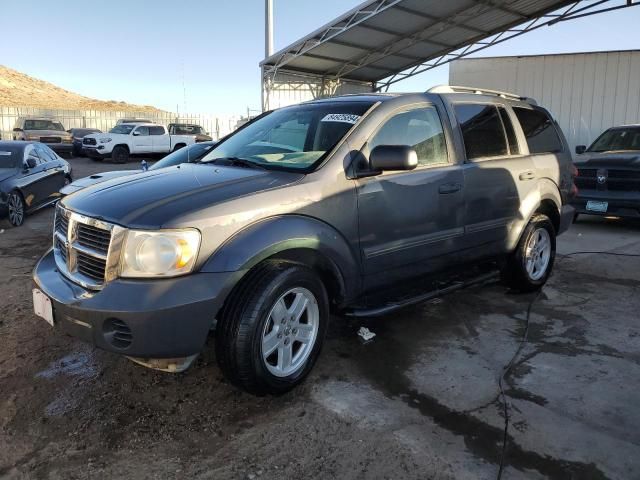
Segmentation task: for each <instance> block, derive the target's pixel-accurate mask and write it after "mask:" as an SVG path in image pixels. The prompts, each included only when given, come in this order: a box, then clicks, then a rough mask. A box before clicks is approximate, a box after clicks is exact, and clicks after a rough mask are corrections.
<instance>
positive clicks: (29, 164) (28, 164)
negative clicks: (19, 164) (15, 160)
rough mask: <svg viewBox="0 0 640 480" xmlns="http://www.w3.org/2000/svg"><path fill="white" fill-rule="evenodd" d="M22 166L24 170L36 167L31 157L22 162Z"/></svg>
mask: <svg viewBox="0 0 640 480" xmlns="http://www.w3.org/2000/svg"><path fill="white" fill-rule="evenodd" d="M24 166H25V168H26V169H27V170H28V169H30V168H35V166H36V160H35V158H31V157H29V158H27V161H26V162H24Z"/></svg>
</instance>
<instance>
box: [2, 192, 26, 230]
mask: <svg viewBox="0 0 640 480" xmlns="http://www.w3.org/2000/svg"><path fill="white" fill-rule="evenodd" d="M7 207H8V209H9V223H11V225H13V226H14V227H19V226H20V225H22V224H23V223H24V217H25V216H26V212H25V208H24V199H23V198H22V194H21V193H20V192H18V191H16V190H14V191H13V192H11V193H10V194H9V198H8V199H7Z"/></svg>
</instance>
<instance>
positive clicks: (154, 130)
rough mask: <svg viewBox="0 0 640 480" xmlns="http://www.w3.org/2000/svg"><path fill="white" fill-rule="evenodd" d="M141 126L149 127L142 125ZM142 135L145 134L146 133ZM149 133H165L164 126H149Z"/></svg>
mask: <svg viewBox="0 0 640 480" xmlns="http://www.w3.org/2000/svg"><path fill="white" fill-rule="evenodd" d="M141 128H147V127H141ZM142 135H144V133H143V134H142ZM149 135H164V128H163V127H149Z"/></svg>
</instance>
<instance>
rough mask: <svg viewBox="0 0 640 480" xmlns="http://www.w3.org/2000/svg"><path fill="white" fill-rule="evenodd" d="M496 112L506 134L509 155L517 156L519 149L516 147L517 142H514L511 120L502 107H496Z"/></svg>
mask: <svg viewBox="0 0 640 480" xmlns="http://www.w3.org/2000/svg"><path fill="white" fill-rule="evenodd" d="M498 111H499V112H500V118H501V119H502V124H503V125H504V130H505V131H506V132H507V142H508V143H509V153H510V154H511V155H518V154H519V153H520V148H519V147H518V140H516V132H515V130H514V129H513V123H511V118H509V114H508V113H507V111H506V110H505V109H504V108H503V107H498Z"/></svg>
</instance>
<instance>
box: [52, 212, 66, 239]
mask: <svg viewBox="0 0 640 480" xmlns="http://www.w3.org/2000/svg"><path fill="white" fill-rule="evenodd" d="M54 228H55V231H56V232H57V233H59V234H60V235H62V236H63V237H65V238H66V236H67V231H68V228H69V219H68V218H67V217H66V215H64V213H63V212H62V210H60V209H58V210H56V220H55V227H54Z"/></svg>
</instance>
